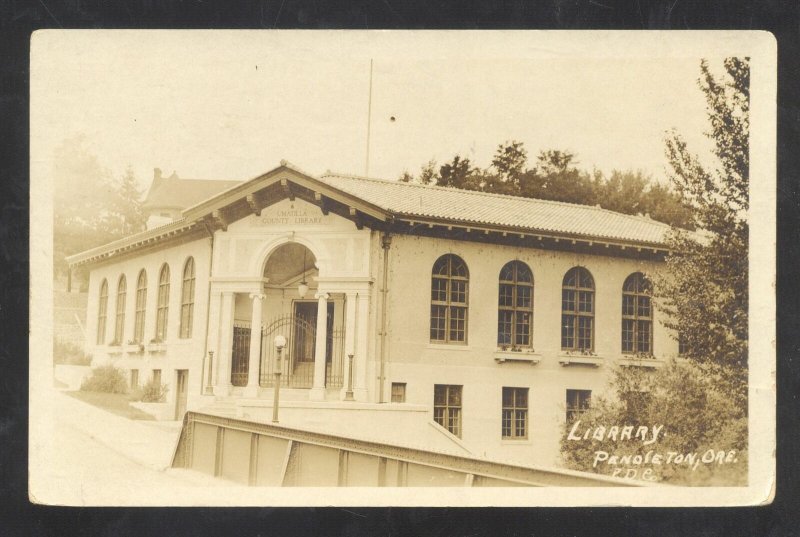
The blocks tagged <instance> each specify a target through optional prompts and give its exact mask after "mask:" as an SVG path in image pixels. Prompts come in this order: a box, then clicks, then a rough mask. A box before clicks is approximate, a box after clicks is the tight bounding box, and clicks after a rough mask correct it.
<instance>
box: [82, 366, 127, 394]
mask: <svg viewBox="0 0 800 537" xmlns="http://www.w3.org/2000/svg"><path fill="white" fill-rule="evenodd" d="M81 390H82V391H85V392H104V393H128V381H127V379H126V378H125V374H124V373H123V372H122V370H121V369H117V368H116V367H114V366H113V365H103V366H100V367H96V368H94V369H92V374H91V375H90V376H89V377H87V378H86V379H84V381H83V382H82V383H81Z"/></svg>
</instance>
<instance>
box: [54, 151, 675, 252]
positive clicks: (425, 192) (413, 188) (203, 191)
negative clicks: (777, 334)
mask: <svg viewBox="0 0 800 537" xmlns="http://www.w3.org/2000/svg"><path fill="white" fill-rule="evenodd" d="M286 170H289V171H291V172H293V173H295V174H297V175H298V178H297V180H301V181H303V182H306V183H307V184H310V185H311V186H312V187H313V185H314V183H316V184H317V185H319V186H325V187H328V188H329V189H330V191H331V195H333V194H334V193H335V192H337V191H338V192H340V193H341V194H342V195H343V196H344V195H346V196H349V197H351V198H355V199H358V200H361V201H362V202H363V203H364V204H365V205H369V206H371V207H374V208H376V210H378V211H380V212H383V213H385V214H386V215H387V216H394V217H396V218H406V219H415V218H417V219H420V220H425V221H428V222H432V223H435V222H440V223H452V224H453V225H461V226H469V225H470V224H472V225H474V226H476V227H479V226H486V227H496V228H501V229H503V230H506V229H507V230H509V231H510V232H518V233H529V234H537V233H541V234H543V235H553V236H556V237H559V236H561V237H565V238H572V237H574V238H579V239H581V240H588V241H592V240H597V241H619V242H621V243H633V244H634V245H636V244H642V245H648V246H650V247H659V248H664V247H665V246H666V241H665V238H666V234H667V232H668V231H669V230H670V226H669V225H667V224H664V223H661V222H657V221H655V220H652V219H650V218H649V217H644V216H632V215H626V214H621V213H616V212H613V211H609V210H607V209H602V208H600V207H592V206H589V205H578V204H573V203H563V202H557V201H547V200H539V199H532V198H521V197H517V196H506V195H502V194H489V193H486V192H475V191H470V190H459V189H455V188H446V187H440V186H431V185H420V184H414V183H401V182H399V181H389V180H384V179H374V178H368V177H359V176H354V175H342V174H335V173H330V172H328V173H326V174H324V175H322V176H321V177H315V176H312V175H309V174H307V173H305V172H302V171H300V170H299V169H298V168H296V167H294V166H292V165H290V164H289V163H287V162H285V161H282V162H281V166H280V167H278V168H275V169H274V170H272V171H271V172H267V174H264V175H261V176H259V177H256V178H254V179H251V180H250V181H246V182H241V181H210V180H200V179H179V178H178V177H177V176H175V175H174V174H173V176H172V177H169V178H159V180H158V181H157V182H154V184H153V187H152V188H151V192H149V193H148V196H147V200H146V201H145V206H146V207H147V206H149V207H181V208H183V209H184V211H183V215H184V216H183V217H182V218H179V219H177V220H174V221H173V222H170V223H168V224H164V225H162V226H159V227H156V228H153V229H149V230H146V231H142V232H140V233H136V234H134V235H131V236H128V237H125V238H123V239H119V240H116V241H113V242H111V243H109V244H105V245H103V246H99V247H96V248H92V249H90V250H87V251H85V252H81V253H78V254H74V255H71V256H68V257H67V261H68V262H69V263H70V264H77V263H84V262H87V261H91V260H93V259H100V258H103V257H107V256H109V255H112V254H114V253H115V252H118V251H123V250H127V249H130V248H131V247H137V246H139V245H145V244H150V243H152V242H157V241H160V240H162V239H164V238H168V237H171V236H173V235H176V234H181V233H186V232H191V231H192V230H193V229H195V228H196V227H197V226H198V225H199V222H200V220H201V219H202V217H201V216H198V215H194V216H191V215H189V214H188V213H190V212H192V211H195V212H198V211H199V212H198V214H200V213H201V212H204V211H205V210H207V209H209V207H213V206H214V205H215V204H222V203H229V202H230V200H231V199H233V198H235V197H244V196H245V195H246V194H247V192H248V191H249V190H253V191H255V190H257V189H258V188H259V185H260V183H261V182H262V181H264V180H266V179H267V176H269V175H274V174H275V173H276V172H281V171H286ZM289 180H291V179H289ZM156 203H160V204H162V205H156ZM168 203H174V205H167V204H168ZM204 206H205V207H204Z"/></svg>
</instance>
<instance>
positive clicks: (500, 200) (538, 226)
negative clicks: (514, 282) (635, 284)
mask: <svg viewBox="0 0 800 537" xmlns="http://www.w3.org/2000/svg"><path fill="white" fill-rule="evenodd" d="M318 179H319V180H320V181H322V182H324V183H326V184H327V185H329V186H332V187H334V188H337V189H339V190H342V191H344V192H347V193H348V194H351V195H353V196H356V197H358V198H361V199H363V200H364V201H367V202H369V203H372V204H374V205H376V206H378V207H381V208H382V209H385V210H386V211H388V212H391V213H393V214H395V215H396V216H405V217H419V218H430V219H437V220H447V221H452V222H458V223H474V224H479V225H490V226H502V227H509V228H517V229H520V230H521V231H525V230H527V231H534V232H535V231H539V232H542V233H548V232H550V233H555V234H567V235H578V236H583V237H595V238H598V239H610V240H621V241H634V242H643V243H650V244H662V243H663V242H664V237H665V234H666V232H667V231H669V229H670V227H669V225H667V224H664V223H661V222H657V221H655V220H652V219H651V218H649V217H644V216H632V215H626V214H621V213H617V212H614V211H609V210H607V209H602V208H600V207H593V206H590V205H578V204H573V203H563V202H557V201H547V200H539V199H531V198H521V197H517V196H507V195H502V194H489V193H486V192H475V191H470V190H459V189H455V188H446V187H439V186H430V185H420V184H414V183H401V182H398V181H387V180H382V179H372V178H365V177H358V176H352V175H340V174H334V173H328V174H326V175H323V176H322V177H319V178H318Z"/></svg>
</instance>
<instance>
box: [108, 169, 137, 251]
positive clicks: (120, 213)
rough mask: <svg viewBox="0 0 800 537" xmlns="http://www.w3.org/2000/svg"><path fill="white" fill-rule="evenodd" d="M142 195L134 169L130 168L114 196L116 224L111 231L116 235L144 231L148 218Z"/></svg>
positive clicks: (126, 170)
mask: <svg viewBox="0 0 800 537" xmlns="http://www.w3.org/2000/svg"><path fill="white" fill-rule="evenodd" d="M142 194H143V192H142V190H141V189H140V188H139V183H138V181H137V180H136V176H135V175H134V174H133V168H132V167H131V166H128V167H127V168H125V174H124V175H123V176H122V179H121V181H120V183H119V188H118V190H117V192H116V196H114V202H115V203H113V211H114V217H115V219H116V222H115V223H114V224H113V226H112V228H111V229H113V230H114V233H115V234H119V235H121V236H125V235H131V234H133V233H137V232H139V231H141V230H142V229H144V227H145V221H146V218H145V216H144V211H143V210H142Z"/></svg>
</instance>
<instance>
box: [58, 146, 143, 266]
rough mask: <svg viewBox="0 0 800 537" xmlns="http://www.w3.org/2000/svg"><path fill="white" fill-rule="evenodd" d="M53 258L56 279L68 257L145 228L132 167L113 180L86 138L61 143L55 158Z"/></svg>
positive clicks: (138, 190) (138, 191)
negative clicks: (91, 149) (93, 152)
mask: <svg viewBox="0 0 800 537" xmlns="http://www.w3.org/2000/svg"><path fill="white" fill-rule="evenodd" d="M53 161H54V165H53V186H54V200H53V201H54V204H53V213H54V214H53V224H54V225H53V254H54V271H55V276H57V277H58V276H60V275H63V274H64V273H65V272H66V268H67V266H66V261H65V260H64V258H65V257H66V256H68V255H71V254H75V253H78V252H81V251H83V250H87V249H89V248H92V247H94V246H99V245H101V244H105V243H107V242H109V241H112V240H114V239H118V238H121V237H124V236H126V235H129V234H131V233H134V232H136V231H140V230H142V229H144V216H143V213H142V208H141V196H142V192H141V190H140V189H139V187H138V183H137V181H136V178H135V176H134V174H133V171H132V169H131V168H128V169H126V171H125V173H124V175H123V176H122V177H120V178H114V177H113V176H112V173H111V172H110V171H109V170H108V169H107V168H106V167H104V166H103V165H102V164H101V163H100V161H99V160H98V158H97V157H96V156H95V155H94V154H92V152H91V151H90V149H89V147H88V141H87V139H86V138H85V137H84V136H78V137H75V138H71V139H67V140H64V142H62V143H61V145H59V146H58V147H57V148H56V150H55V154H54V160H53Z"/></svg>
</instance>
